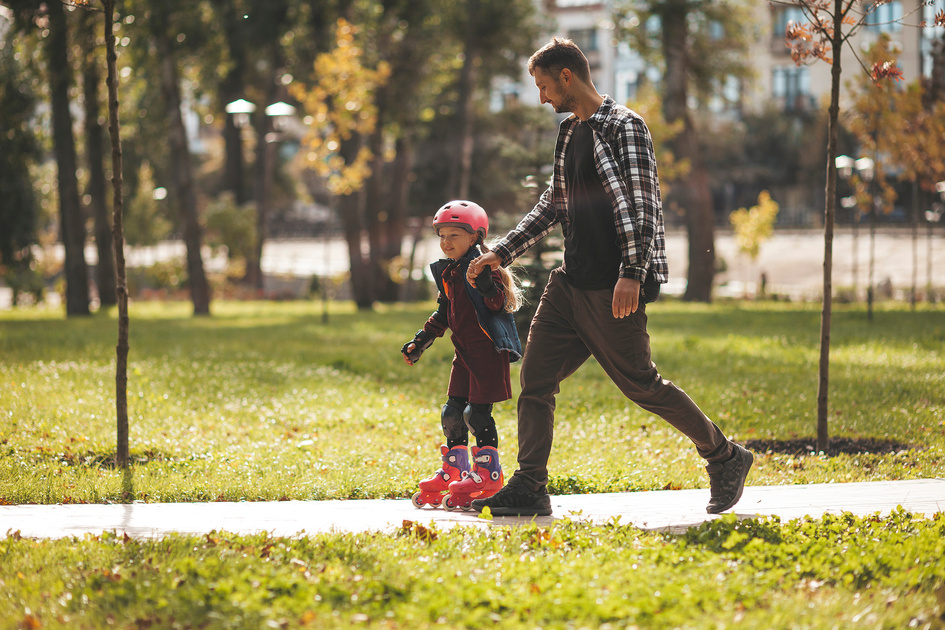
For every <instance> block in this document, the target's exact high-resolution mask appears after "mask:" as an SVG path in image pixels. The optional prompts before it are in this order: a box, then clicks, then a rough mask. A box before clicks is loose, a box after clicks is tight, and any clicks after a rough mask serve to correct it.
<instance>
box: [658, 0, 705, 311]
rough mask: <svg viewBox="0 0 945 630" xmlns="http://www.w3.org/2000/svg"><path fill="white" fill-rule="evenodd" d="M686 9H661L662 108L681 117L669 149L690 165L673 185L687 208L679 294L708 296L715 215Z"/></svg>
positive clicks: (685, 5) (680, 2) (684, 2)
mask: <svg viewBox="0 0 945 630" xmlns="http://www.w3.org/2000/svg"><path fill="white" fill-rule="evenodd" d="M689 9H690V7H689V2H688V0H671V1H670V2H667V3H666V4H665V6H664V9H663V11H662V13H661V18H662V25H663V55H664V57H665V59H666V76H665V85H666V88H665V90H666V92H665V95H664V97H663V113H664V115H665V118H666V121H667V122H668V123H675V122H676V121H678V120H682V121H683V129H682V131H681V132H680V133H679V135H678V136H676V138H675V139H674V140H673V151H674V153H675V154H676V159H677V160H689V163H690V165H691V167H690V173H689V177H688V180H687V181H685V182H679V183H678V184H676V185H675V186H674V187H673V189H674V191H675V194H676V195H678V200H679V204H680V205H681V206H682V208H683V209H684V211H685V213H686V231H687V234H688V237H689V272H688V283H687V285H686V293H685V295H684V296H683V299H685V300H690V301H699V302H710V301H711V300H712V284H713V281H714V279H715V217H714V214H713V210H712V194H711V191H710V189H709V176H708V173H707V172H706V168H705V162H704V160H703V159H702V153H701V151H700V149H699V141H698V137H697V135H696V130H695V127H694V126H693V124H692V118H691V117H690V115H689V109H688V104H687V101H688V99H689V90H688V87H687V81H688V74H689V46H688V32H689V22H688V16H689Z"/></svg>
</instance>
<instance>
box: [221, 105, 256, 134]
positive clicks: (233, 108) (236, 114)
mask: <svg viewBox="0 0 945 630" xmlns="http://www.w3.org/2000/svg"><path fill="white" fill-rule="evenodd" d="M225 109H226V113H227V114H232V115H233V122H234V123H235V124H236V126H237V127H239V128H240V129H242V128H243V127H245V126H246V125H248V124H249V115H250V114H252V113H253V112H254V111H256V106H255V105H253V104H252V103H250V102H249V101H247V100H246V99H242V98H240V99H237V100H235V101H233V102H231V103H227V105H226V108H225Z"/></svg>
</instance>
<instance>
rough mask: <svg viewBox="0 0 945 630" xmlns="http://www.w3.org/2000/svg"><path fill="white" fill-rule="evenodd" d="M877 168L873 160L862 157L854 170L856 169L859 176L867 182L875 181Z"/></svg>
mask: <svg viewBox="0 0 945 630" xmlns="http://www.w3.org/2000/svg"><path fill="white" fill-rule="evenodd" d="M875 166H876V165H875V163H874V162H873V160H871V159H870V158H868V157H861V158H860V159H859V160H857V161H856V162H854V163H853V168H855V169H856V172H857V174H858V175H859V176H860V177H861V178H863V180H864V181H867V182H871V181H873V174H874V167H875Z"/></svg>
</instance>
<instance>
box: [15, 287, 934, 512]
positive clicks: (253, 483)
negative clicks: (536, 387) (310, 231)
mask: <svg viewBox="0 0 945 630" xmlns="http://www.w3.org/2000/svg"><path fill="white" fill-rule="evenodd" d="M431 311H432V305H420V306H391V307H380V308H378V309H377V311H375V312H371V313H357V312H355V311H353V310H336V311H335V312H333V313H332V314H331V317H330V320H329V322H328V323H327V324H326V323H323V322H322V318H321V309H320V306H319V305H317V304H311V303H304V302H300V303H217V304H215V308H214V316H213V317H212V318H199V319H195V318H192V317H189V316H188V312H189V309H188V307H187V305H184V304H172V305H163V304H140V305H135V306H134V307H133V308H132V312H131V316H132V329H131V353H130V357H129V359H130V363H129V381H128V392H129V408H130V411H129V413H130V435H131V452H132V456H133V459H134V462H135V463H134V465H133V469H132V473H133V474H132V475H131V476H130V485H129V479H128V478H125V479H124V481H123V476H122V475H121V473H120V472H119V471H116V470H114V469H113V468H112V467H111V466H110V460H111V459H112V457H113V455H114V451H115V420H114V416H115V413H114V346H115V342H116V336H117V335H116V330H115V329H116V323H115V319H114V317H113V316H109V315H108V314H99V315H97V316H95V317H91V318H86V319H72V320H68V321H63V320H62V318H61V317H60V316H59V315H58V314H57V313H51V312H48V311H38V310H22V311H12V312H6V313H2V314H0V357H2V361H0V503H12V504H17V503H68V502H109V501H113V502H117V501H122V500H140V501H150V502H158V501H207V500H217V499H220V500H251V501H256V500H274V499H302V500H306V499H345V498H383V497H407V496H409V495H410V494H411V493H412V492H413V491H414V490H415V486H416V482H417V480H418V479H420V478H423V477H426V476H428V475H429V474H431V473H432V472H433V471H434V470H435V469H436V468H437V467H438V463H439V460H438V457H439V452H438V447H439V444H440V443H441V441H442V433H441V430H440V423H439V414H440V411H439V410H440V407H441V405H442V404H443V402H445V390H446V383H447V379H448V374H449V362H450V358H451V356H452V354H451V345H450V343H449V342H448V341H447V340H445V339H444V340H439V341H438V342H437V343H435V344H434V345H433V347H432V348H431V349H430V350H429V351H428V352H427V353H426V354H425V355H424V356H423V359H422V360H421V361H420V362H419V363H418V364H417V365H415V366H413V367H411V366H408V365H406V364H405V363H404V361H403V359H402V358H401V356H400V346H401V345H402V344H403V343H404V342H405V341H407V340H409V339H410V338H411V337H412V335H413V333H414V331H416V330H417V328H418V327H419V326H420V325H421V324H422V323H423V321H424V320H425V318H426V317H427V315H429V313H430V312H431ZM649 317H650V331H651V335H652V339H653V348H654V360H655V361H656V363H657V365H658V366H659V367H660V371H661V373H662V374H663V376H664V377H665V378H668V379H670V380H673V381H674V382H676V383H677V384H679V385H680V386H681V387H683V389H685V390H686V391H687V392H688V393H689V394H690V396H692V398H693V399H694V400H695V401H696V402H697V403H698V404H699V405H700V406H701V407H702V408H703V409H704V410H705V411H706V413H707V414H708V415H709V416H710V417H711V418H712V419H713V420H715V421H716V422H717V423H718V424H719V425H720V426H721V427H722V429H723V430H724V431H725V432H726V433H727V434H728V435H729V436H731V437H732V438H734V439H736V440H738V441H740V442H743V443H748V444H749V445H750V446H753V447H754V448H755V450H756V452H757V455H758V457H757V459H756V463H755V466H754V468H753V470H752V474H751V478H750V483H751V484H754V485H769V484H795V483H819V482H831V481H872V480H888V479H910V478H927V477H935V476H940V477H941V476H945V395H943V394H942V392H943V391H945V352H943V349H945V314H943V313H942V311H940V310H939V311H936V310H920V311H918V312H911V311H909V310H908V309H907V308H906V307H901V306H888V307H884V308H882V309H880V310H878V311H877V312H876V313H875V318H874V320H873V321H872V322H867V321H866V317H865V313H864V312H863V310H862V309H857V308H851V309H849V310H847V309H841V310H838V311H837V312H836V313H835V318H834V319H835V321H834V326H833V351H832V357H831V378H830V431H831V435H832V437H835V438H838V439H840V438H846V439H851V438H856V439H858V440H863V439H872V440H875V441H876V442H877V443H892V447H891V448H889V447H888V444H887V448H885V449H879V448H877V449H867V450H876V451H880V452H860V453H846V454H837V455H830V456H828V455H827V454H817V453H808V452H803V453H800V454H795V453H794V452H791V449H789V448H785V447H786V446H789V445H791V443H790V441H792V440H798V439H801V438H808V439H809V438H812V437H813V436H814V435H815V433H816V431H815V425H816V394H817V389H816V387H817V386H816V383H817V360H818V352H819V349H818V339H819V312H818V310H817V308H816V307H814V306H811V305H785V304H771V303H769V304H761V305H755V304H739V303H734V304H723V305H715V306H704V305H689V304H683V303H679V302H665V303H657V304H656V305H655V306H652V307H651V308H650V313H649ZM513 383H514V387H513V390H514V392H515V393H517V389H518V384H517V365H516V366H514V367H513ZM495 416H496V420H497V423H498V428H499V436H500V448H501V452H502V453H503V454H504V456H505V462H506V464H507V467H509V468H510V469H511V468H514V456H515V452H516V446H515V445H516V420H515V407H514V403H513V401H508V402H505V403H501V404H498V405H497V406H496V409H495ZM769 447H770V448H769ZM602 454H603V455H604V456H603V457H602ZM550 471H551V483H550V486H551V487H550V490H551V491H552V492H557V493H564V492H609V491H633V490H653V489H662V488H703V487H706V486H707V483H708V480H707V477H706V475H705V472H704V470H703V465H702V462H701V460H700V459H699V458H698V456H697V455H696V452H695V449H694V448H693V447H692V446H691V444H690V443H689V442H688V440H686V439H685V438H684V437H682V436H681V435H679V434H677V433H676V432H675V431H674V430H673V429H671V428H670V427H669V426H668V425H667V424H665V423H663V422H662V421H661V420H660V419H658V418H656V417H654V416H652V415H650V414H647V413H645V412H643V411H642V410H640V409H638V408H637V407H636V406H635V405H633V404H632V403H629V402H628V401H627V400H625V399H624V398H623V397H622V396H621V395H620V394H619V392H618V391H617V390H616V388H615V387H614V386H613V385H612V384H611V383H610V382H609V380H608V379H607V378H606V377H605V376H604V374H603V372H602V370H601V369H600V367H599V366H597V365H596V364H595V363H594V362H593V361H591V362H589V363H588V364H587V365H586V366H584V367H583V368H582V369H581V370H579V371H578V373H577V374H575V375H574V376H573V377H572V378H570V379H569V380H567V381H565V383H564V384H563V386H562V391H561V394H560V395H559V397H558V409H557V418H556V426H555V449H554V451H553V453H552V459H551V462H550Z"/></svg>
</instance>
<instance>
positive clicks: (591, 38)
mask: <svg viewBox="0 0 945 630" xmlns="http://www.w3.org/2000/svg"><path fill="white" fill-rule="evenodd" d="M568 37H569V38H570V39H571V41H573V42H574V43H575V44H577V47H578V48H580V49H581V50H582V51H584V52H585V53H587V52H592V51H595V50H597V29H595V28H581V29H576V30H573V31H568Z"/></svg>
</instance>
